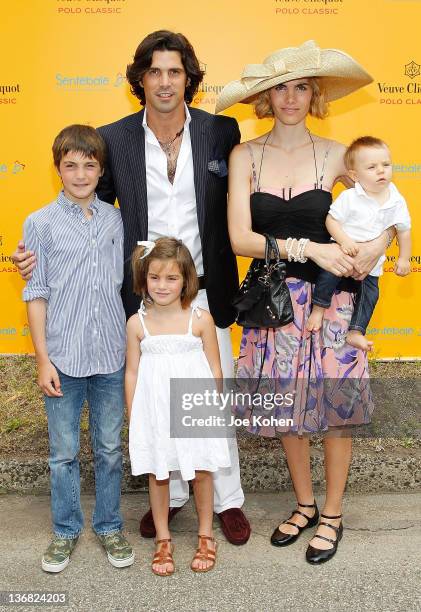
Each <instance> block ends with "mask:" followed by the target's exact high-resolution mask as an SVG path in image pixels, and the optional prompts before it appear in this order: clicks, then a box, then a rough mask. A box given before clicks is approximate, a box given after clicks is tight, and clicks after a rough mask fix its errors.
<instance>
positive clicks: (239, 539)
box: [217, 508, 251, 546]
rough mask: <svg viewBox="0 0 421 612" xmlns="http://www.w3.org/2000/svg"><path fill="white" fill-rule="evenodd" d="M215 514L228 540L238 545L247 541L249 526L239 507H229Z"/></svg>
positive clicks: (249, 531)
mask: <svg viewBox="0 0 421 612" xmlns="http://www.w3.org/2000/svg"><path fill="white" fill-rule="evenodd" d="M217 516H218V518H219V520H220V522H221V529H222V532H223V534H224V536H225V537H226V538H227V540H228V542H230V543H231V544H236V545H237V546H240V545H241V544H245V543H246V542H247V541H248V539H249V537H250V533H251V527H250V523H249V522H248V520H247V518H246V516H245V515H244V513H243V511H242V510H241V508H229V509H228V510H224V511H223V512H220V513H219V514H218V515H217Z"/></svg>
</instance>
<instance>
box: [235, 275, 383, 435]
mask: <svg viewBox="0 0 421 612" xmlns="http://www.w3.org/2000/svg"><path fill="white" fill-rule="evenodd" d="M287 284H288V287H289V291H290V295H291V300H292V305H293V308H294V321H293V322H291V323H290V324H288V325H285V326H284V327H279V328H276V329H269V330H266V329H247V328H244V330H243V336H242V341H241V347H240V355H239V359H238V369H237V384H239V386H240V388H241V387H243V388H245V387H246V386H247V387H250V386H253V385H255V383H257V384H258V393H259V395H261V396H264V397H266V395H265V394H268V396H267V397H269V396H270V394H273V393H278V394H280V395H279V396H278V398H279V397H280V398H281V399H282V397H284V398H288V399H289V401H287V400H286V399H285V400H284V401H278V402H275V404H276V405H273V404H272V408H270V405H271V402H268V405H269V408H268V407H267V406H262V405H261V404H259V406H258V407H257V408H256V406H255V403H254V402H253V403H252V404H251V405H250V404H249V405H248V406H247V405H245V404H243V405H242V406H239V405H238V404H237V407H236V409H235V412H236V415H237V416H239V417H242V418H245V417H246V418H247V419H248V420H249V426H248V430H249V431H250V432H252V433H256V434H259V435H263V436H274V435H275V434H276V433H277V432H280V433H296V434H299V435H305V434H310V433H314V432H327V431H328V430H330V429H332V431H335V430H336V431H338V430H339V431H342V432H343V431H344V428H346V429H348V431H349V427H350V426H358V425H364V424H368V423H370V421H371V415H372V412H373V401H372V395H371V390H370V383H369V374H368V361H367V355H366V354H365V353H364V351H361V350H358V349H355V348H354V347H352V346H350V345H349V344H347V343H346V341H345V337H346V334H347V331H348V326H349V322H350V319H351V315H352V311H353V299H352V294H351V293H347V292H339V291H338V292H336V293H335V294H334V296H333V298H332V302H331V306H330V308H328V309H326V310H325V312H324V319H323V325H322V329H321V330H320V332H316V333H315V332H313V333H311V332H309V331H307V329H306V321H307V319H308V317H309V315H310V312H311V293H312V285H311V283H309V282H306V281H303V280H299V279H296V278H289V279H287ZM256 386H257V385H256ZM255 388H256V387H255ZM291 398H293V399H291ZM261 415H264V416H263V417H261ZM269 415H270V416H271V418H269ZM253 416H254V417H255V418H252V417H253ZM257 416H258V417H259V418H257ZM264 417H267V418H264ZM283 421H285V424H283ZM342 435H346V434H342Z"/></svg>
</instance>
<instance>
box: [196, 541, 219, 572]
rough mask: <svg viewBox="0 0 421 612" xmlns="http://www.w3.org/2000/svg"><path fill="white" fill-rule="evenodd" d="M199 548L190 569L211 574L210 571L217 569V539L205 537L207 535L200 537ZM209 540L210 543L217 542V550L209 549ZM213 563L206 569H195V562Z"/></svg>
mask: <svg viewBox="0 0 421 612" xmlns="http://www.w3.org/2000/svg"><path fill="white" fill-rule="evenodd" d="M198 537H199V548H198V549H197V551H196V554H195V555H194V557H193V559H192V562H191V565H190V568H191V569H192V570H193V571H194V572H210V570H212V569H213V568H214V567H215V562H216V549H217V544H216V542H215V538H211V537H210V536H205V535H199V536H198ZM207 540H209V541H210V542H215V550H212V549H211V548H208V543H207ZM196 560H199V561H211V565H209V567H206V568H204V569H199V568H198V567H193V561H196Z"/></svg>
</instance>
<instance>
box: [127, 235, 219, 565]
mask: <svg viewBox="0 0 421 612" xmlns="http://www.w3.org/2000/svg"><path fill="white" fill-rule="evenodd" d="M138 244H139V246H138V247H137V248H136V249H135V251H134V253H133V257H132V269H133V286H134V292H135V293H136V294H137V295H140V296H141V298H142V303H141V306H140V309H139V312H138V314H135V315H133V316H132V317H131V318H130V319H129V320H128V322H127V360H126V401H127V406H128V411H129V418H130V443H129V450H130V460H131V464H132V473H133V474H134V475H139V474H149V497H150V502H151V508H152V514H153V519H154V523H155V526H156V552H155V556H154V558H153V561H152V571H153V572H154V573H155V574H157V575H159V576H169V575H171V574H173V573H174V569H175V566H174V561H173V557H172V552H173V549H174V547H173V546H172V544H171V536H170V532H169V529H168V510H169V476H170V472H172V471H174V470H178V471H180V473H181V477H182V478H183V480H192V481H193V491H194V498H195V503H196V509H197V514H198V518H199V547H198V549H197V552H196V555H195V556H194V558H193V561H192V563H191V569H192V570H193V571H195V572H207V571H209V570H211V569H212V568H213V567H214V565H215V555H216V543H215V540H214V537H213V532H212V518H213V481H212V474H211V472H214V471H216V470H218V469H219V468H224V467H230V458H229V452H228V444H227V440H226V438H172V437H170V380H171V378H173V379H174V378H203V379H209V378H215V379H217V380H218V379H222V371H221V363H220V358H219V349H218V342H217V338H216V330H215V326H214V323H213V319H212V317H211V315H210V314H209V313H208V312H206V311H204V310H199V309H198V308H197V307H196V308H195V307H192V306H191V303H192V301H193V299H194V298H195V297H196V295H197V292H198V280H197V275H196V270H195V267H194V263H193V260H192V258H191V255H190V252H189V250H188V249H187V248H186V247H185V246H184V245H183V244H182V242H181V241H180V240H176V239H175V238H159V239H158V240H157V241H156V242H155V243H154V242H143V243H138Z"/></svg>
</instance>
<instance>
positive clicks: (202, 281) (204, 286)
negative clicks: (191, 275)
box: [197, 276, 206, 289]
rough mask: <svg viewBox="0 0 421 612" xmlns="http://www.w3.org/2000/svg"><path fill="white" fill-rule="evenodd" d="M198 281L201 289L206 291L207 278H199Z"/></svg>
mask: <svg viewBox="0 0 421 612" xmlns="http://www.w3.org/2000/svg"><path fill="white" fill-rule="evenodd" d="M197 280H198V281H199V289H206V285H205V277H204V276H198V277H197Z"/></svg>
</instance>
